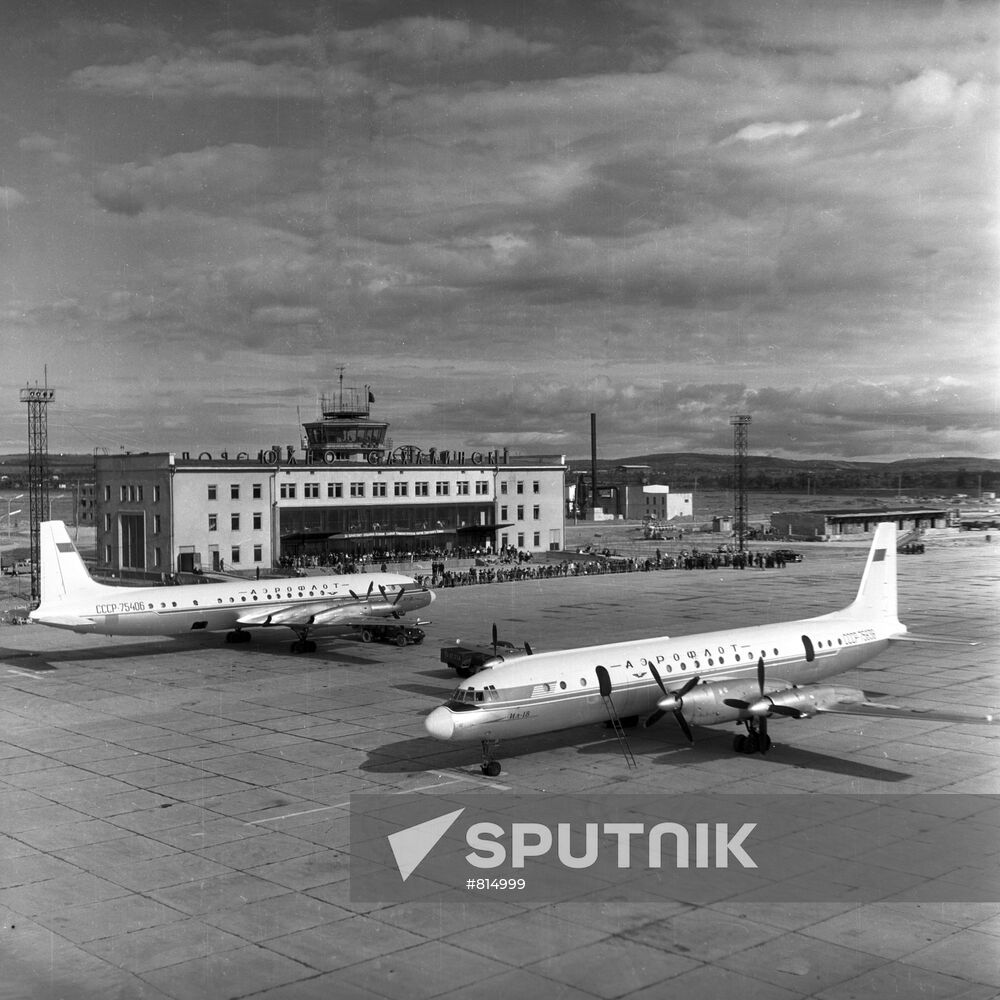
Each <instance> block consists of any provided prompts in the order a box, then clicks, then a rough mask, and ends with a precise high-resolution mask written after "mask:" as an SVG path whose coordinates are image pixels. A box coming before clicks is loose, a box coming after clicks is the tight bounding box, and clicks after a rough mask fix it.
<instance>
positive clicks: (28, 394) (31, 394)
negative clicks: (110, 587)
mask: <svg viewBox="0 0 1000 1000" xmlns="http://www.w3.org/2000/svg"><path fill="white" fill-rule="evenodd" d="M45 381H46V384H45V385H44V386H40V385H39V384H38V383H37V382H36V383H35V385H34V386H26V387H25V388H23V389H22V390H21V402H22V403H27V404H28V511H29V514H28V518H29V520H30V522H31V601H32V604H34V605H37V604H38V602H39V601H40V600H41V599H42V588H41V553H40V551H39V549H40V546H39V538H40V534H41V528H40V526H41V523H42V520H43V519H46V518H47V517H48V516H49V470H48V464H49V412H48V406H49V403H51V402H52V400H53V399H55V396H56V391H55V389H50V388H49V386H48V379H46V380H45Z"/></svg>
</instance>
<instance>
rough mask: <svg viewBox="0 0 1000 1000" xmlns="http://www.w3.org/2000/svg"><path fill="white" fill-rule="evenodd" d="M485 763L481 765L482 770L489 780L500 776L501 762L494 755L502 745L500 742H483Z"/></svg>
mask: <svg viewBox="0 0 1000 1000" xmlns="http://www.w3.org/2000/svg"><path fill="white" fill-rule="evenodd" d="M482 744H483V762H482V764H481V765H480V770H481V771H482V772H483V774H485V775H486V777H487V778H495V777H497V776H498V775H499V774H500V761H498V760H497V759H496V758H495V757H494V756H493V754H494V753H495V752H496V750H497V747H498V746H499V745H500V741H499V740H483V741H482Z"/></svg>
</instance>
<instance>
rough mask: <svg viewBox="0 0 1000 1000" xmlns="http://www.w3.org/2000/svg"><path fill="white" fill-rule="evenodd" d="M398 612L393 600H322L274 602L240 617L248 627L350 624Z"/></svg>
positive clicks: (242, 622) (239, 619) (241, 623)
mask: <svg viewBox="0 0 1000 1000" xmlns="http://www.w3.org/2000/svg"><path fill="white" fill-rule="evenodd" d="M394 614H396V612H395V611H394V609H393V607H392V605H391V602H382V601H364V602H361V603H359V602H358V601H354V600H348V599H343V600H330V599H326V600H323V599H318V600H315V601H297V602H296V603H294V604H283V605H282V604H272V605H270V606H269V607H266V608H260V609H258V610H255V611H249V612H247V613H246V614H245V615H241V616H240V617H239V618H237V619H236V621H237V623H238V624H240V625H244V626H254V625H257V626H262V627H266V626H269V625H286V626H290V627H294V626H313V625H350V624H353V623H354V622H357V621H364V620H371V619H372V618H385V617H388V616H391V615H394Z"/></svg>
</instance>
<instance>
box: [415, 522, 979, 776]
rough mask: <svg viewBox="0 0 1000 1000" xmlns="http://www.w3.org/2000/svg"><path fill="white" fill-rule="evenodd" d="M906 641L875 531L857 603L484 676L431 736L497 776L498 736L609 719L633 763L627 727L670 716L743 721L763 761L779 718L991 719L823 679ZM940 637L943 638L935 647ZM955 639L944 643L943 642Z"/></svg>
mask: <svg viewBox="0 0 1000 1000" xmlns="http://www.w3.org/2000/svg"><path fill="white" fill-rule="evenodd" d="M900 640H909V641H932V642H933V641H935V640H921V639H919V638H918V637H916V636H912V635H909V634H908V633H907V629H906V626H905V625H903V624H901V623H900V621H899V618H898V610H897V600H896V528H895V525H894V524H892V523H884V524H880V525H879V526H878V528H877V529H876V531H875V536H874V538H873V540H872V546H871V549H870V551H869V553H868V561H867V563H866V565H865V570H864V575H863V576H862V578H861V586H860V588H859V590H858V594H857V597H856V598H855V600H854V601H853V602H852V603H851V604H849V605H848V606H847V607H846V608H844V609H843V610H842V611H835V612H833V613H832V614H827V615H820V616H819V617H817V618H805V619H802V620H800V621H792V622H779V623H777V624H774V625H757V626H751V627H749V628H737V629H723V630H720V631H718V632H704V633H701V634H699V635H688V636H680V637H677V638H673V639H672V638H670V637H669V636H661V637H659V638H655V639H639V640H636V641H633V642H617V643H611V644H609V645H602V646H585V647H582V648H579V649H566V650H559V651H555V652H551V653H539V654H536V655H534V656H526V657H523V658H521V659H518V660H515V661H513V662H509V663H505V664H503V665H502V666H497V667H495V668H494V669H492V670H484V671H482V672H481V673H478V674H476V675H475V677H474V678H473V679H471V680H469V681H467V682H463V683H462V685H461V686H460V687H459V688H458V689H457V690H456V691H455V693H454V694H453V695H452V696H451V698H449V700H448V701H447V702H446V703H445V704H444V705H441V706H440V707H439V708H435V709H434V710H433V711H432V712H431V713H430V715H428V716H427V718H426V720H425V722H424V725H425V727H426V729H427V732H428V733H429V734H430V735H431V736H433V737H434V738H435V739H439V740H457V741H474V740H480V741H481V742H482V747H483V765H482V769H483V773H484V774H488V775H491V776H495V775H497V774H499V773H500V762H499V761H498V760H496V759H495V758H494V757H493V753H494V752H495V750H496V747H497V744H498V743H499V741H500V740H501V739H512V738H514V737H519V736H530V735H534V734H537V733H547V732H551V731H553V730H559V729H568V728H570V727H573V726H580V725H585V724H587V723H593V722H602V721H608V720H609V719H610V721H611V722H612V724H613V725H614V727H615V729H616V731H617V732H618V734H619V738H620V739H621V741H622V747H623V749H624V751H625V754H626V757H627V758H628V759H629V760H630V761H631V751H630V750H629V749H628V744H627V741H626V740H625V738H624V732H623V731H622V728H621V722H620V720H621V719H623V718H624V719H631V718H637V717H639V716H643V715H645V716H648V717H647V719H646V723H645V724H646V726H650V725H652V724H653V723H655V722H657V721H658V720H659V719H660V718H661V717H662V716H663V715H665V714H666V713H668V712H670V713H672V714H673V716H674V718H675V719H676V720H677V723H678V725H679V726H680V727H681V729H682V731H683V732H684V735H685V736H686V737H687V739H688V740H689V741H692V742H693V737H692V733H691V724H692V723H694V724H715V723H720V722H735V723H737V724H742V725H743V727H744V728H745V730H746V732H745V733H739V734H737V736H736V739H735V742H734V749H735V750H737V751H738V752H740V753H758V752H759V753H766V752H767V751H768V749H769V748H770V746H771V739H770V737H769V736H768V734H767V720H768V718H769V717H770V716H772V715H784V716H789V717H791V718H796V719H801V718H806V717H808V716H812V715H815V714H817V713H818V712H836V713H842V714H860V715H877V716H894V717H900V716H902V717H907V718H913V719H932V720H939V721H947V722H992V721H993V719H992V716H986V717H981V716H980V717H973V716H966V715H959V714H956V713H949V712H936V711H921V710H919V709H907V708H902V707H898V706H892V705H884V704H878V703H875V702H870V701H869V700H868V697H867V696H866V695H865V693H864V691H859V690H857V689H854V688H847V687H836V686H833V685H829V684H820V683H818V682H820V681H822V680H824V679H825V678H827V677H832V676H834V675H836V674H840V673H843V672H844V671H845V670H850V669H852V668H854V667H857V666H859V665H860V664H862V663H865V662H866V661H867V660H870V659H871V658H872V657H874V656H877V655H878V654H879V653H881V652H882V651H883V650H884V649H886V648H887V647H888V646H889V644H890V643H891V642H894V641H900ZM938 641H941V640H938ZM944 641H948V640H944Z"/></svg>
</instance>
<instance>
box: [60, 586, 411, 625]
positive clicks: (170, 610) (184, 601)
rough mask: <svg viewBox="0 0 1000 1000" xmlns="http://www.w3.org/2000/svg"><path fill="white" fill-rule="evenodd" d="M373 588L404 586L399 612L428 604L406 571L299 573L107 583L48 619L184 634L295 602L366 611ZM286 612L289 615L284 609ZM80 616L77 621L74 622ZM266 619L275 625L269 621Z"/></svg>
mask: <svg viewBox="0 0 1000 1000" xmlns="http://www.w3.org/2000/svg"><path fill="white" fill-rule="evenodd" d="M369 586H371V587H372V588H373V592H374V595H375V596H374V599H373V600H374V601H375V602H377V601H378V599H379V598H380V597H381V596H382V595H381V592H380V591H379V590H378V588H379V587H382V588H384V590H385V593H386V595H387V596H388V598H389V599H390V600H392V599H395V598H396V597H397V596H398V594H399V592H400V590H401V589H403V590H404V594H403V597H402V598H400V600H399V603H398V605H397V607H396V609H395V610H396V611H397V612H398V613H400V614H402V613H403V612H406V611H410V610H413V609H414V608H416V607H423V606H425V605H426V604H427V603H428V601H427V600H426V597H425V599H424V600H422V601H419V602H418V601H414V600H413V598H412V596H411V595H416V594H419V593H421V592H423V593H424V594H425V595H426V591H422V588H418V587H415V586H414V583H413V580H412V579H410V578H409V577H405V576H396V575H394V574H386V573H372V574H361V573H359V574H356V575H352V576H351V577H350V578H348V579H347V580H345V578H344V577H343V576H313V577H296V578H293V579H282V580H259V581H252V582H251V581H247V582H245V583H243V582H240V583H233V584H227V583H207V584H193V585H185V586H180V587H149V588H141V589H140V588H131V587H127V588H126V587H121V588H119V587H107V588H104V589H102V590H101V591H100V592H99V593H96V594H93V595H88V596H87V597H86V598H85V599H83V600H80V601H76V602H68V603H66V604H65V605H63V606H62V607H61V608H60V609H59V610H60V614H61V615H62V616H63V617H64V620H65V624H63V623H60V621H58V620H51V619H50V620H46V621H45V624H48V625H54V626H55V627H62V628H68V629H72V630H73V631H75V632H96V633H98V634H102V635H126V636H140V635H167V636H170V635H183V634H185V633H188V632H197V631H205V632H223V631H229V630H232V629H236V628H238V627H239V624H240V623H239V619H240V618H242V617H244V616H246V615H247V614H248V613H252V612H258V611H266V609H267V607H268V605H274V606H275V615H274V617H275V618H276V619H278V620H275V621H274V622H273V624H280V623H281V622H280V618H281V617H282V615H283V613H285V612H288V611H289V610H294V609H295V608H296V607H297V606H300V607H302V608H305V607H306V606H308V605H309V604H315V603H316V602H317V601H321V600H327V601H332V602H339V601H343V603H344V606H345V607H349V608H350V610H351V612H352V614H354V613H356V614H359V615H360V614H365V613H366V611H367V610H368V609H369V608H370V607H371V604H372V599H367V600H366V599H365V598H364V597H363V596H362V597H361V598H359V597H357V596H352V591H353V594H354V595H365V594H367V593H368V591H369ZM285 617H287V614H285ZM73 619H77V621H76V622H75V623H71V622H72V621H73ZM268 624H272V623H271V622H268Z"/></svg>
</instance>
